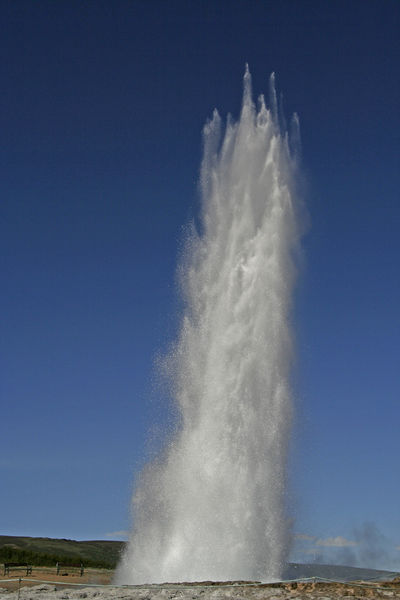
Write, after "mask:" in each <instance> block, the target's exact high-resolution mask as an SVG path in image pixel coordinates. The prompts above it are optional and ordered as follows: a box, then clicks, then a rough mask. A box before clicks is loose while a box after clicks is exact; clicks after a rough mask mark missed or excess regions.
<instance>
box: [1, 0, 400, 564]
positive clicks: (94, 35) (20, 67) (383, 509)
mask: <svg viewBox="0 0 400 600" xmlns="http://www.w3.org/2000/svg"><path fill="white" fill-rule="evenodd" d="M399 21H400V4H399V2H398V1H397V0H396V1H391V0H379V1H374V0H366V1H365V0H363V1H354V0H346V1H343V2H341V1H330V2H321V1H319V0H315V1H311V0H310V1H305V0H304V1H301V0H297V1H296V0H291V1H289V0H283V1H279V2H277V1H276V2H270V1H262V0H257V1H255V0H246V1H234V0H231V1H229V2H228V1H225V0H218V1H214V2H211V1H200V0H198V1H191V0H187V1H171V0H169V1H168V2H167V1H159V0H143V1H128V0H126V1H122V0H112V1H111V0H110V1H108V2H103V1H100V0H98V1H95V2H90V1H83V0H82V1H75V0H65V1H63V0H59V1H57V2H54V1H44V0H43V1H41V0H38V1H33V0H32V1H30V2H28V1H22V0H13V1H7V0H4V1H3V2H2V3H1V5H0V60H1V63H0V64H1V70H0V75H1V90H2V91H1V95H0V107H1V108H0V132H1V140H2V143H1V161H0V164H1V184H0V185H1V206H0V228H1V230H0V247H1V253H0V256H1V282H2V286H1V298H0V302H1V307H0V317H1V338H0V351H1V382H0V393H1V404H2V414H1V421H0V423H1V437H0V444H1V448H0V467H1V471H0V475H1V479H0V482H1V483H0V486H1V511H0V514H1V517H0V519H1V522H0V531H1V533H6V534H14V535H42V536H51V537H67V538H78V539H85V538H86V539H88V538H104V537H106V536H107V535H108V534H110V535H111V537H113V536H114V537H118V536H117V534H114V533H113V532H118V531H122V530H126V529H127V528H128V527H129V501H130V494H131V487H132V479H133V475H134V472H136V471H137V469H138V467H139V465H140V464H142V463H143V461H144V459H145V457H146V455H147V454H148V453H149V451H150V450H151V448H152V447H153V446H154V445H157V441H149V431H151V432H152V434H151V436H150V437H151V439H155V440H157V432H158V431H159V430H162V429H163V425H162V423H163V421H164V420H165V418H166V410H165V406H164V404H163V400H162V397H163V391H162V389H161V390H160V389H157V388H156V386H155V384H154V376H153V364H154V360H155V357H156V356H157V354H158V353H159V352H160V351H162V350H163V349H165V347H166V346H167V344H168V342H169V341H171V339H173V336H174V331H175V327H176V323H177V320H178V319H179V316H178V315H179V300H178V299H177V294H176V287H175V267H176V262H177V257H178V255H179V251H180V248H181V240H182V231H183V227H184V226H185V224H186V223H187V222H188V221H189V220H190V219H191V218H193V216H195V215H196V213H197V210H198V195H197V187H196V186H197V179H198V172H199V163H200V159H201V129H202V126H203V124H204V122H205V120H206V118H207V117H209V116H210V115H211V113H212V110H213V108H214V107H217V108H218V109H219V111H220V113H221V114H222V115H224V116H225V115H226V113H227V112H232V113H233V114H234V115H237V114H238V112H239V110H240V100H241V93H242V76H243V72H244V65H245V63H246V62H248V63H249V65H250V70H251V72H252V75H253V84H254V92H255V94H256V95H258V94H259V93H261V92H264V91H267V86H268V77H269V74H270V73H271V72H272V71H275V73H276V76H277V84H278V88H279V90H280V91H282V93H283V95H284V103H285V109H286V114H287V115H288V116H289V115H290V114H291V113H292V112H293V111H294V110H296V111H297V112H298V113H299V115H300V122H301V130H302V141H303V160H304V172H305V174H306V179H307V186H306V189H307V193H306V199H307V204H308V207H309V212H310V219H311V228H310V230H309V233H308V235H307V237H306V239H305V242H304V248H305V265H306V266H305V270H304V274H303V276H302V279H301V283H300V286H299V290H298V302H297V316H296V328H297V330H298V369H297V388H296V404H297V406H298V411H297V412H298V418H297V426H296V431H295V436H294V443H293V460H292V471H293V478H292V484H293V485H292V488H293V492H292V496H293V497H292V501H291V502H292V507H293V515H294V516H295V519H296V521H295V525H294V530H295V531H296V532H297V533H301V534H307V535H310V536H315V538H314V539H313V540H303V541H302V540H298V544H299V548H298V550H297V554H295V557H297V558H302V557H304V556H306V555H305V552H309V551H310V552H314V556H315V553H316V552H317V551H318V552H320V550H321V549H323V550H324V551H325V552H331V551H332V552H336V551H337V552H340V551H341V550H342V549H341V548H340V546H341V544H342V545H343V544H344V542H341V540H337V545H336V546H338V547H339V548H337V547H335V546H332V545H331V546H326V545H324V544H323V543H322V542H323V540H325V541H326V540H327V539H329V538H337V537H338V536H342V537H343V538H345V539H346V540H349V541H353V542H354V540H355V539H356V537H357V535H360V528H361V529H362V528H363V527H364V529H365V531H366V530H367V527H366V526H365V523H369V524H370V525H369V527H370V529H371V527H372V528H375V529H374V531H376V532H378V534H379V535H380V536H381V541H382V540H383V539H385V544H386V546H387V548H388V549H389V550H388V555H387V556H388V558H387V562H386V564H387V566H389V562H390V563H391V564H390V567H391V568H393V564H394V563H396V564H397V565H398V568H399V569H400V550H399V549H397V550H396V546H399V547H400V510H399V497H400V474H399V455H400V435H399V423H400V404H399V401H400V386H399V356H400V347H399V346H400V343H399V339H400V327H399V306H400V280H399V279H400V278H399V258H400V235H399V231H400V207H399V189H400V185H399V184H400V182H399V172H400V170H399V131H400V128H399V103H400V93H399V91H400V87H399V63H400V60H399V59H400V53H399V39H398V38H399V36H398V32H399V26H400V22H399ZM355 528H358V530H357V531H358V533H357V531H355ZM363 531H364V530H363ZM378 534H377V535H378ZM317 542H318V543H317ZM382 543H383V542H382ZM302 544H303V548H300V546H301V545H302ZM313 545H314V546H313ZM311 546H313V547H311ZM344 547H345V548H346V546H344ZM354 548H355V549H357V548H356V547H355V546H352V547H351V549H352V550H353V549H354ZM310 556H312V554H310ZM381 556H382V554H381ZM327 557H328V555H324V558H327ZM328 558H331V556H329V557H328ZM396 561H397V562H396ZM370 562H371V561H370ZM381 566H382V565H381Z"/></svg>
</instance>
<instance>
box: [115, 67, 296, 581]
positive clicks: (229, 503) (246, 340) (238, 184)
mask: <svg viewBox="0 0 400 600" xmlns="http://www.w3.org/2000/svg"><path fill="white" fill-rule="evenodd" d="M270 96H271V98H270V101H271V108H270V109H268V108H267V107H266V106H265V103H264V98H263V97H260V99H259V108H258V110H257V109H256V107H255V106H254V104H253V101H252V94H251V79H250V74H249V72H248V70H247V69H246V73H245V76H244V94H243V105H242V110H241V114H240V118H239V120H238V122H237V123H235V122H233V121H232V120H230V119H228V123H227V125H226V129H225V133H224V135H222V134H221V129H222V126H221V119H220V117H219V115H218V113H217V111H214V115H213V118H212V120H211V121H209V122H207V124H206V125H205V127H204V158H203V163H202V169H201V189H202V213H201V222H202V227H201V234H199V233H197V232H196V231H195V230H194V229H193V231H192V233H191V236H190V237H189V239H188V242H187V246H186V252H185V256H184V260H183V263H182V265H181V272H182V294H183V296H184V299H185V310H184V314H183V316H182V322H181V328H180V332H179V336H178V340H177V342H176V344H175V346H174V351H173V352H171V355H170V356H169V357H168V364H169V368H170V373H171V378H172V382H173V389H174V395H175V401H176V403H177V406H178V408H179V411H180V414H181V418H182V426H181V428H180V430H179V432H178V433H177V435H176V437H175V439H174V440H173V441H172V443H171V444H170V445H169V447H168V448H167V451H166V454H165V456H164V458H162V459H160V460H159V461H156V462H155V463H154V464H151V465H149V466H148V467H147V468H146V469H145V470H144V472H143V473H142V474H141V476H140V478H139V481H138V483H137V486H136V491H135V494H134V498H133V518H134V530H133V533H132V537H131V540H130V542H129V544H128V547H127V550H126V552H125V554H124V556H123V558H122V560H121V563H120V565H119V568H118V571H117V581H118V583H131V584H139V583H149V582H154V583H155V582H165V581H174V582H177V581H202V580H203V581H204V580H220V581H223V580H225V581H226V580H239V579H242V580H264V581H265V580H271V579H279V578H280V576H281V573H282V568H283V565H284V562H285V558H286V554H287V543H288V537H289V535H288V527H287V520H286V515H285V486H286V458H287V442H288V437H289V433H290V422H291V413H292V400H291V391H290V384H289V379H290V368H291V359H292V331H291V328H290V319H289V317H290V310H291V303H292V293H293V286H294V281H295V264H294V263H295V259H294V257H295V254H296V252H297V250H298V245H299V237H300V227H299V222H300V218H299V213H300V208H301V203H300V200H299V198H298V195H297V194H296V191H295V188H296V186H295V183H296V177H297V161H296V158H295V157H296V153H294V152H293V149H291V145H290V141H289V138H288V135H287V133H286V132H285V131H282V130H281V128H280V127H279V123H278V111H277V103H276V95H275V88H274V78H273V76H272V77H271V93H270ZM293 126H294V128H295V130H296V131H297V130H298V121H297V117H296V116H294V118H293ZM296 137H297V136H296Z"/></svg>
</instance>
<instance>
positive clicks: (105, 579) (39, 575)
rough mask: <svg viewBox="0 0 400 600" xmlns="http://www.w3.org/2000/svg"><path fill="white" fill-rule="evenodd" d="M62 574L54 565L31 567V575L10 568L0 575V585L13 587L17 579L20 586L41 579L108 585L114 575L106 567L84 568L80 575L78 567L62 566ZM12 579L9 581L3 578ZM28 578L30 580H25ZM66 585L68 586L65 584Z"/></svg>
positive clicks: (36, 582) (35, 583)
mask: <svg viewBox="0 0 400 600" xmlns="http://www.w3.org/2000/svg"><path fill="white" fill-rule="evenodd" d="M62 573H63V574H61V573H60V574H59V575H57V569H56V568H55V567H54V568H52V567H33V569H32V573H31V575H28V576H26V571H25V569H23V568H21V569H14V570H12V569H10V574H9V575H3V573H1V575H0V587H2V588H6V589H10V590H11V589H12V590H13V589H15V588H16V587H18V585H19V579H20V578H23V580H22V581H21V584H20V585H21V587H22V586H24V587H25V586H33V585H38V584H39V583H40V582H42V581H48V582H51V583H55V582H60V584H68V583H79V584H82V585H85V584H87V583H98V584H100V585H108V584H110V583H111V582H112V578H113V575H114V571H113V570H108V569H85V571H84V573H83V575H82V577H81V576H80V574H79V570H78V569H74V568H68V567H66V568H64V569H63V572H62ZM8 579H12V580H13V581H11V582H6V581H5V580H8ZM27 580H30V581H27ZM66 587H68V586H66Z"/></svg>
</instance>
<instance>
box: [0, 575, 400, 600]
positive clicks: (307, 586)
mask: <svg viewBox="0 0 400 600" xmlns="http://www.w3.org/2000/svg"><path fill="white" fill-rule="evenodd" d="M64 572H65V573H68V574H64V575H61V574H60V575H57V572H56V569H55V568H53V569H52V568H50V567H48V568H45V567H42V568H41V567H33V571H32V574H31V575H29V577H26V575H25V572H24V571H17V570H15V571H11V572H10V575H9V576H4V575H3V574H1V575H0V588H3V589H4V588H5V589H7V590H9V591H14V590H16V589H18V587H19V585H20V586H21V587H25V586H37V585H39V584H40V583H41V582H47V583H50V582H51V583H54V584H56V585H55V587H56V588H57V589H64V586H65V587H66V588H67V587H74V586H73V585H68V584H79V585H82V586H85V584H99V585H109V584H111V583H112V578H113V575H114V571H112V570H106V569H85V572H84V574H83V576H82V577H81V576H80V575H79V572H73V569H65V570H64ZM20 578H21V579H22V580H21V581H19V580H20ZM7 579H12V581H11V582H10V581H8V582H7V581H5V580H7ZM27 579H29V581H27ZM57 583H58V584H59V586H60V587H58V586H57ZM229 583H233V582H224V583H221V584H219V583H218V582H201V583H191V584H190V583H186V584H167V587H168V588H175V589H176V590H177V591H178V590H179V588H180V587H181V588H183V587H187V586H190V587H192V586H193V587H198V586H199V587H200V586H201V585H207V586H212V588H214V589H216V588H218V586H219V585H227V584H229ZM235 583H236V585H237V587H238V588H240V583H239V582H235ZM238 583H239V585H238ZM242 583H243V582H242ZM236 585H235V588H236ZM61 586H62V587H61ZM143 587H146V586H143ZM160 587H163V586H160ZM271 588H274V589H276V590H278V589H280V590H281V592H280V593H281V594H282V592H284V595H283V596H281V598H282V600H284V598H290V599H291V598H293V600H294V599H295V598H305V599H307V598H308V597H310V598H327V599H331V598H332V599H337V600H339V599H343V598H346V599H349V600H350V599H363V598H393V599H395V598H400V578H397V579H395V580H393V581H386V582H376V583H371V582H358V584H356V583H330V582H319V581H317V582H292V583H280V584H277V583H275V584H258V585H257V584H256V585H254V586H251V588H247V591H250V590H252V592H256V591H258V592H262V590H263V589H264V590H265V593H266V597H267V596H268V597H269V594H268V592H271ZM76 589H79V588H76ZM236 589H237V588H236ZM242 589H243V592H244V593H243V597H245V596H246V595H247V594H246V592H245V588H242ZM221 592H222V589H221ZM221 597H222V596H221Z"/></svg>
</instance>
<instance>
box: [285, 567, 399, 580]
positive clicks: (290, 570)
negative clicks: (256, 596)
mask: <svg viewBox="0 0 400 600" xmlns="http://www.w3.org/2000/svg"><path fill="white" fill-rule="evenodd" d="M398 575H399V573H396V572H393V571H382V570H378V569H364V568H361V567H345V566H342V565H319V564H314V563H310V564H299V563H289V564H288V565H287V566H286V569H285V572H284V575H283V579H302V578H306V577H321V579H332V580H335V581H359V580H360V579H362V580H363V581H366V580H374V581H379V580H390V579H393V578H394V577H396V576H398Z"/></svg>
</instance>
